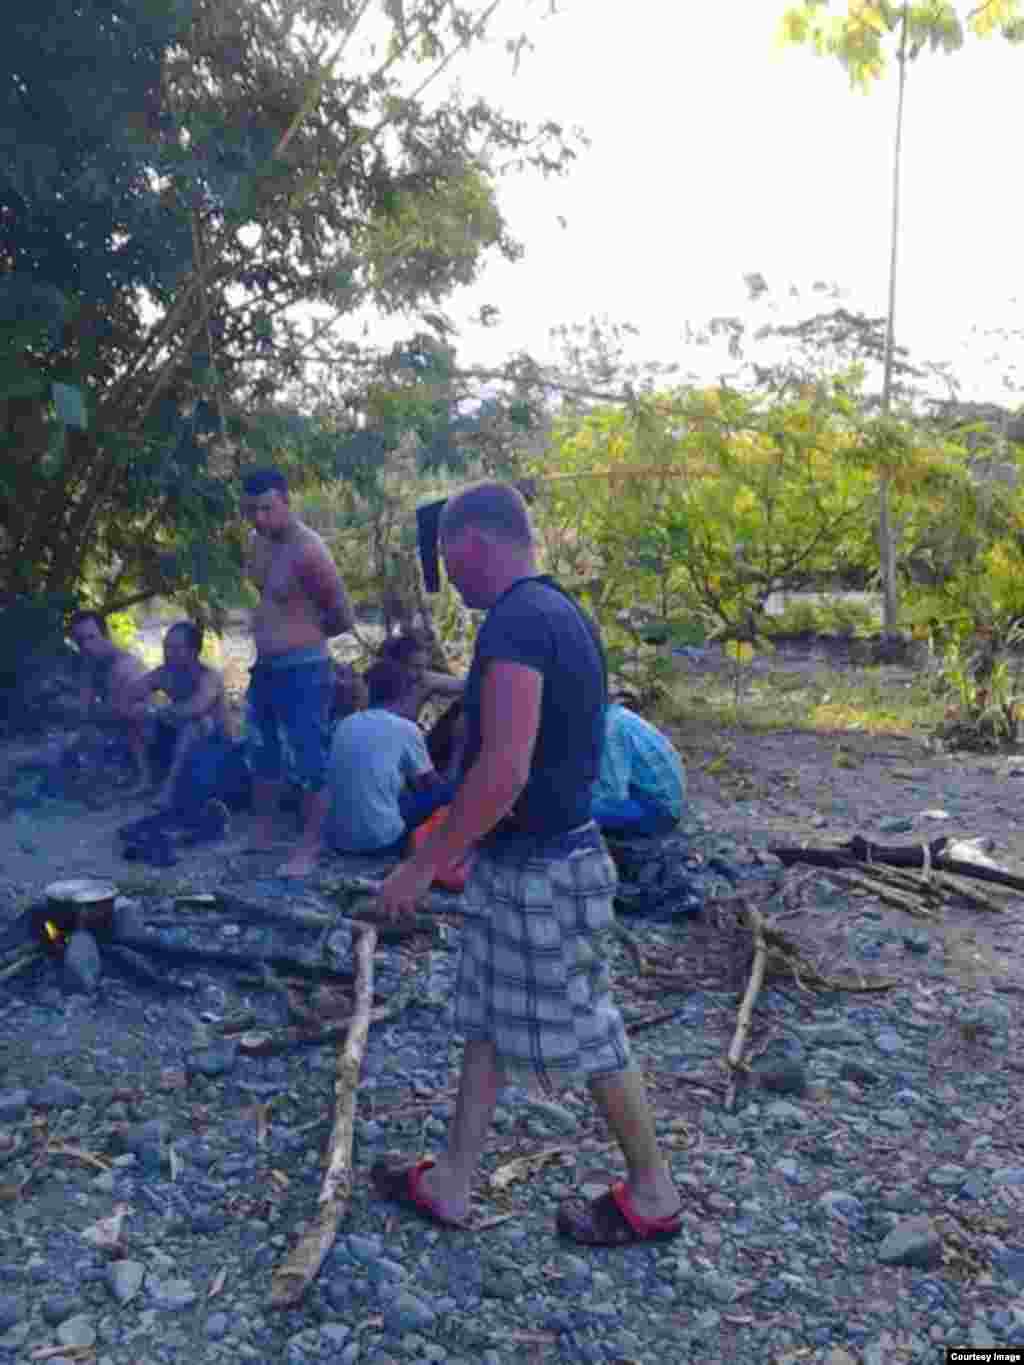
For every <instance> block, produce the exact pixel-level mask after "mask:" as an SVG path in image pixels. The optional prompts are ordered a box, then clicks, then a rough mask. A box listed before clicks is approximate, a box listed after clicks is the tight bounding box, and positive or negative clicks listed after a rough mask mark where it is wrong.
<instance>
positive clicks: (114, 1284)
mask: <svg viewBox="0 0 1024 1365" xmlns="http://www.w3.org/2000/svg"><path fill="white" fill-rule="evenodd" d="M145 1274H146V1267H145V1266H144V1265H142V1264H141V1262H139V1261H114V1262H113V1264H112V1265H110V1266H108V1268H107V1287H108V1288H109V1289H110V1292H111V1294H113V1296H114V1298H115V1299H116V1300H117V1301H118V1303H122V1304H123V1303H129V1302H130V1301H131V1300H132V1299H134V1297H135V1295H136V1294H137V1293H138V1292H139V1290H140V1289H141V1288H142V1281H143V1278H144V1276H145Z"/></svg>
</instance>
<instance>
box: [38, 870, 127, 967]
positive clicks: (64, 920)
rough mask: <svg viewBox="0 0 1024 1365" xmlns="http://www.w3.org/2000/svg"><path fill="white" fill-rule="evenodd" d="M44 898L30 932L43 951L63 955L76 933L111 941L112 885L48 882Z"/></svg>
mask: <svg viewBox="0 0 1024 1365" xmlns="http://www.w3.org/2000/svg"><path fill="white" fill-rule="evenodd" d="M44 895H45V896H46V904H45V905H40V906H37V907H36V909H35V910H34V912H33V929H34V931H35V934H36V936H37V937H38V938H39V939H40V940H41V941H42V942H43V944H44V945H45V946H46V947H49V948H51V949H52V950H53V951H55V952H61V951H63V948H64V945H65V943H66V942H67V939H68V937H69V936H70V935H71V934H73V933H74V932H75V930H76V929H88V930H89V932H90V933H92V934H95V935H96V937H97V938H99V939H101V940H103V939H109V938H111V937H112V935H113V929H114V902H115V901H116V900H117V887H116V886H114V885H113V884H112V883H110V882H101V881H93V880H92V879H91V878H75V879H74V880H71V881H62V882H51V883H50V885H49V886H48V887H47V888H46V890H45V892H44Z"/></svg>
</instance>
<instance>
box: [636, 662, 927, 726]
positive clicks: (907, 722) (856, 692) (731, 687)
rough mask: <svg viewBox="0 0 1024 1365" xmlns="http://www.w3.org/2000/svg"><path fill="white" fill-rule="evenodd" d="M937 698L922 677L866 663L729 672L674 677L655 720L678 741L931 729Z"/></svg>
mask: <svg viewBox="0 0 1024 1365" xmlns="http://www.w3.org/2000/svg"><path fill="white" fill-rule="evenodd" d="M943 713H944V705H943V702H942V701H941V700H940V699H939V698H937V697H936V696H935V695H934V692H933V690H932V689H930V687H929V685H928V680H927V679H926V678H925V677H924V676H923V675H922V676H915V677H913V678H910V679H908V678H907V676H906V675H905V674H902V673H900V674H896V673H889V672H887V671H886V670H884V669H874V668H865V669H857V670H853V669H850V670H845V671H843V672H836V671H833V670H821V671H819V672H815V673H813V674H805V673H793V672H784V671H781V670H780V671H777V672H776V671H772V672H768V673H757V674H748V675H747V677H746V678H743V677H740V678H739V679H737V678H736V676H735V675H733V676H730V675H729V674H727V673H721V674H712V675H710V676H703V677H700V678H690V677H684V678H681V679H678V680H673V682H672V684H671V686H670V688H669V691H668V694H667V695H666V697H665V698H664V701H663V703H662V705H661V707H660V708H659V713H658V717H657V720H658V722H659V723H661V724H663V725H666V726H668V727H671V729H672V730H673V731H675V732H676V733H677V734H678V735H680V736H681V737H682V739H683V740H684V742H685V740H686V738H687V737H690V738H692V740H693V741H694V742H698V741H700V740H701V739H703V740H706V739H707V733H708V730H709V729H711V730H741V731H747V732H750V733H761V734H764V733H770V732H771V731H775V730H807V731H812V732H816V733H829V734H837V733H839V734H842V733H843V732H844V731H849V732H851V733H857V734H869V735H885V734H902V735H910V734H929V733H932V732H933V731H934V730H935V728H936V726H938V725H939V723H940V722H941V720H942V718H943Z"/></svg>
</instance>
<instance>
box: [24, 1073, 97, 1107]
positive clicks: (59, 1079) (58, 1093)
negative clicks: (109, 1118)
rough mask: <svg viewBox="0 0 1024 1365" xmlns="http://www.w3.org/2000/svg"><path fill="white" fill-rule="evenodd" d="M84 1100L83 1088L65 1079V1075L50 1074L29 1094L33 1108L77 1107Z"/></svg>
mask: <svg viewBox="0 0 1024 1365" xmlns="http://www.w3.org/2000/svg"><path fill="white" fill-rule="evenodd" d="M84 1100H85V1096H84V1095H83V1094H82V1092H81V1090H79V1089H78V1087H77V1086H74V1085H71V1084H70V1082H68V1081H66V1080H64V1078H63V1076H48V1077H47V1078H46V1080H45V1081H44V1082H43V1083H42V1085H41V1086H39V1087H38V1088H37V1089H35V1090H33V1091H32V1092H31V1094H30V1095H29V1104H30V1105H31V1106H32V1108H33V1109H76V1108H77V1107H78V1106H79V1105H80V1104H82V1103H83V1102H84Z"/></svg>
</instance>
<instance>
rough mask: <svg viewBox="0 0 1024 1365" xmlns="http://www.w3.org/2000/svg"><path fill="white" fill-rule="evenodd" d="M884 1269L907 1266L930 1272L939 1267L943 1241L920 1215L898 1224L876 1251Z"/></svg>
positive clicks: (927, 1219)
mask: <svg viewBox="0 0 1024 1365" xmlns="http://www.w3.org/2000/svg"><path fill="white" fill-rule="evenodd" d="M878 1259H879V1260H880V1261H881V1262H882V1264H883V1265H909V1266H915V1267H917V1268H918V1269H921V1270H931V1269H933V1268H934V1267H936V1266H939V1265H941V1264H942V1238H941V1237H940V1236H939V1234H938V1232H937V1231H936V1230H935V1227H934V1225H933V1223H932V1221H931V1219H930V1218H926V1217H925V1216H924V1215H923V1214H922V1215H920V1216H918V1217H916V1218H904V1219H903V1220H902V1221H901V1222H899V1223H897V1224H896V1226H895V1227H894V1228H893V1229H892V1231H891V1232H890V1233H889V1234H888V1236H887V1237H886V1238H885V1240H884V1241H883V1243H882V1245H881V1246H880V1247H879V1248H878Z"/></svg>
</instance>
